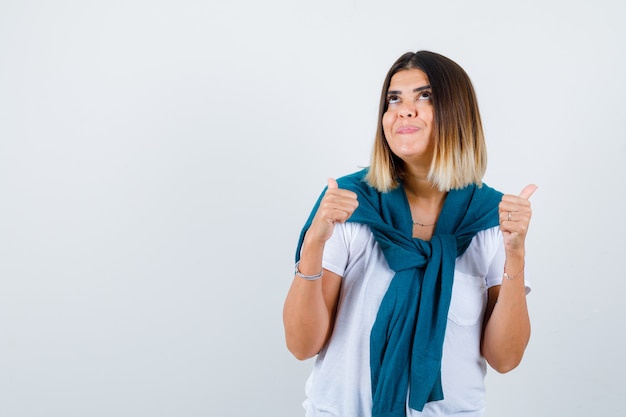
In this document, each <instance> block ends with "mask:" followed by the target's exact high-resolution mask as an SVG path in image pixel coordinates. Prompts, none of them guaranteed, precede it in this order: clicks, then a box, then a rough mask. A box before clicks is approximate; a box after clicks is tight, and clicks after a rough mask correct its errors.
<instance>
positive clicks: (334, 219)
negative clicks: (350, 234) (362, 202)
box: [306, 178, 359, 243]
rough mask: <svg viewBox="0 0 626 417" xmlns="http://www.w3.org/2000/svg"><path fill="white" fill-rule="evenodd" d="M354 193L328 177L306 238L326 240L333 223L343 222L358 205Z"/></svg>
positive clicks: (330, 233) (331, 230) (331, 232)
mask: <svg viewBox="0 0 626 417" xmlns="http://www.w3.org/2000/svg"><path fill="white" fill-rule="evenodd" d="M358 205H359V202H358V201H357V195H356V193H354V192H352V191H350V190H344V189H341V188H339V186H338V185H337V181H335V180H334V179H333V178H329V179H328V188H327V189H326V193H324V197H322V200H321V201H320V205H319V207H318V209H317V212H316V213H315V217H314V218H313V222H312V224H311V227H310V229H309V231H308V232H307V235H306V239H314V240H316V241H318V242H319V243H323V242H326V241H327V240H328V239H330V237H331V236H332V234H333V230H334V226H335V223H338V222H339V223H344V222H345V221H346V220H348V219H349V218H350V216H351V215H352V213H354V210H356V208H357V207H358Z"/></svg>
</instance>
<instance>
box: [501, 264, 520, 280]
mask: <svg viewBox="0 0 626 417" xmlns="http://www.w3.org/2000/svg"><path fill="white" fill-rule="evenodd" d="M522 273H524V268H523V267H522V270H521V271H519V272H518V273H517V274H513V275H510V274H507V273H506V271H504V278H506V279H508V280H511V279H515V277H517V276H519V275H522Z"/></svg>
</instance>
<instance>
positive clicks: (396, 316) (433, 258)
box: [296, 169, 502, 417]
mask: <svg viewBox="0 0 626 417" xmlns="http://www.w3.org/2000/svg"><path fill="white" fill-rule="evenodd" d="M366 173H367V169H364V170H362V171H359V172H356V173H354V174H351V175H348V176H345V177H342V178H339V179H338V180H337V183H338V185H339V188H343V189H348V190H351V191H354V192H355V193H356V194H357V198H358V201H359V206H358V208H357V209H356V210H355V212H354V213H353V214H352V216H351V217H350V218H349V219H348V221H349V222H356V223H361V224H364V225H367V226H369V227H370V229H371V231H372V233H373V234H374V237H375V239H376V241H377V242H378V244H379V246H380V248H381V249H382V251H383V253H384V256H385V259H386V260H387V263H388V264H389V267H390V268H391V269H392V270H393V271H394V272H395V275H394V277H393V278H392V280H391V283H390V284H389V287H388V289H387V292H386V293H385V295H384V297H383V299H382V301H381V304H380V307H379V309H378V313H377V316H376V320H375V322H374V325H373V326H372V330H371V334H370V370H371V383H372V417H404V416H405V415H406V400H407V392H409V407H411V408H412V409H415V410H419V411H422V410H423V408H424V405H425V404H426V403H427V402H429V401H438V400H442V399H443V389H442V386H441V357H442V351H443V339H444V336H445V330H446V323H447V316H448V309H449V307H450V297H451V294H452V282H453V278H454V267H455V262H456V258H457V257H458V256H460V255H462V254H463V253H464V252H465V250H466V249H467V247H468V246H469V244H470V242H471V240H472V238H473V237H474V236H475V235H476V233H478V232H479V231H481V230H485V229H489V228H491V227H494V226H497V225H498V224H499V216H498V204H499V202H500V200H501V198H502V193H500V192H498V191H496V190H494V189H492V188H490V187H488V186H487V185H484V184H483V185H482V186H481V187H478V186H476V185H470V186H467V187H465V188H463V189H460V190H451V191H450V192H448V195H447V196H446V199H445V201H444V204H443V208H442V209H441V213H440V215H439V220H438V222H437V225H436V227H435V231H434V234H433V236H432V238H431V240H430V241H424V240H421V239H417V238H413V221H412V217H411V211H410V207H409V203H408V200H407V197H406V194H405V191H404V187H403V186H402V185H400V186H399V187H397V188H395V189H394V190H392V191H390V192H386V193H381V192H378V191H376V189H374V188H373V187H371V186H369V185H368V184H367V183H366V182H365V179H364V177H365V174H366ZM324 193H325V190H324V192H323V193H322V195H321V196H320V197H319V199H318V200H317V203H316V204H315V206H314V208H313V210H312V212H311V215H310V216H309V218H308V220H307V222H306V224H305V226H304V227H303V229H302V232H301V234H300V239H299V242H298V247H297V251H296V261H298V260H299V259H300V249H301V247H302V242H303V240H304V235H305V233H306V231H307V230H308V228H309V227H310V226H311V222H312V220H313V217H314V216H315V213H316V212H317V209H318V207H319V204H320V201H321V199H322V197H323V195H324Z"/></svg>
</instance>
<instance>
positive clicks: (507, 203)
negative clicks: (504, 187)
mask: <svg viewBox="0 0 626 417" xmlns="http://www.w3.org/2000/svg"><path fill="white" fill-rule="evenodd" d="M536 189H537V186H536V185H534V184H530V185H527V186H526V187H524V189H523V190H522V192H521V193H520V195H519V196H516V195H512V194H505V195H504V196H502V201H500V205H499V207H498V210H499V213H500V230H502V234H503V236H504V247H505V249H506V250H507V251H510V250H513V251H519V250H522V251H523V250H524V241H525V239H526V232H527V231H528V225H529V223H530V217H531V215H532V210H531V208H530V201H528V199H529V198H530V196H531V195H533V193H534V192H535V190H536Z"/></svg>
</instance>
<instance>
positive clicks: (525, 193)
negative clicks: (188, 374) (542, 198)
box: [519, 184, 538, 200]
mask: <svg viewBox="0 0 626 417" xmlns="http://www.w3.org/2000/svg"><path fill="white" fill-rule="evenodd" d="M537 188H538V187H537V186H536V185H535V184H528V185H527V186H526V187H524V189H523V190H522V192H521V193H520V195H519V196H520V197H522V198H524V199H526V200H528V199H529V198H530V196H531V195H533V193H534V192H535V191H536V190H537Z"/></svg>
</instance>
